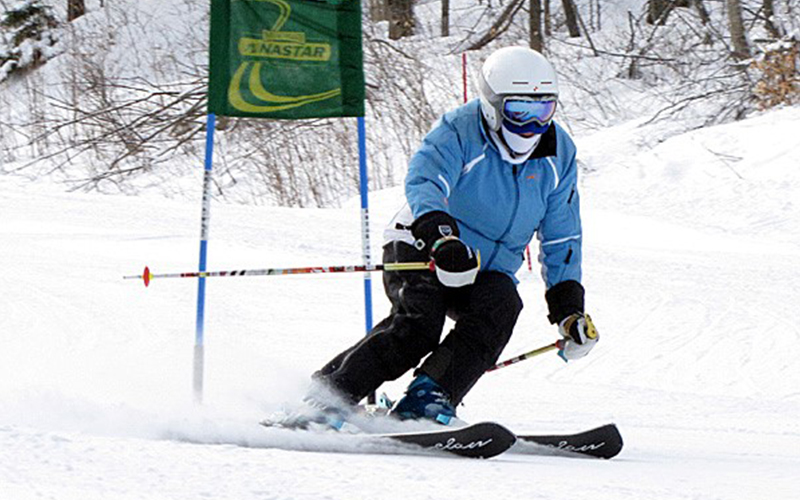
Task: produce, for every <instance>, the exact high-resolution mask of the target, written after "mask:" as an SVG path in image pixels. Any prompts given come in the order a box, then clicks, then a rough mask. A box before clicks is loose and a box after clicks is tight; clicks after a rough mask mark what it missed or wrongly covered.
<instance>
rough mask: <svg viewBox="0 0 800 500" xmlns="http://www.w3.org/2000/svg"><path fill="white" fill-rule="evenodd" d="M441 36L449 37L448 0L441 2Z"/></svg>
mask: <svg viewBox="0 0 800 500" xmlns="http://www.w3.org/2000/svg"><path fill="white" fill-rule="evenodd" d="M442 36H450V0H442Z"/></svg>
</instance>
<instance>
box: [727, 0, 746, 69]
mask: <svg viewBox="0 0 800 500" xmlns="http://www.w3.org/2000/svg"><path fill="white" fill-rule="evenodd" d="M725 3H726V5H727V7H728V25H729V28H730V30H731V43H732V44H733V53H732V54H731V55H732V56H733V58H734V59H737V60H740V61H741V60H743V59H747V58H749V57H750V47H748V45H747V38H746V36H745V33H744V19H742V2H741V0H725Z"/></svg>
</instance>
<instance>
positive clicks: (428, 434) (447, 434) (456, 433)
mask: <svg viewBox="0 0 800 500" xmlns="http://www.w3.org/2000/svg"><path fill="white" fill-rule="evenodd" d="M261 425H262V426H264V427H267V428H274V429H282V430H286V431H291V432H304V433H305V432H309V433H314V432H318V433H319V434H320V435H328V436H331V435H334V436H336V437H337V438H338V437H342V438H344V439H346V440H354V441H356V442H359V443H361V444H363V445H367V446H357V447H355V448H353V447H349V446H345V447H343V451H347V450H359V451H357V452H369V451H370V450H375V451H376V452H380V446H378V447H375V448H373V447H372V446H369V445H372V444H375V445H380V444H381V443H386V442H389V443H391V442H395V443H401V444H402V445H403V446H405V447H407V448H406V449H407V451H409V452H412V453H413V452H422V453H424V454H429V453H432V454H439V455H456V456H459V457H466V458H492V457H494V456H497V455H499V454H501V453H503V452H505V451H507V450H508V449H509V448H511V447H512V446H513V445H514V443H515V442H516V440H517V437H516V436H515V435H514V433H513V432H511V431H509V430H508V429H506V428H505V427H503V426H502V425H500V424H497V423H494V422H480V423H477V424H471V425H467V426H464V427H442V428H441V429H436V430H425V431H420V432H390V433H371V432H355V433H352V434H350V433H347V432H335V431H314V430H308V429H303V428H294V429H292V428H288V427H285V426H282V425H279V424H277V425H275V424H273V423H270V422H267V421H265V422H261Z"/></svg>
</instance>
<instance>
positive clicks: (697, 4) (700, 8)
mask: <svg viewBox="0 0 800 500" xmlns="http://www.w3.org/2000/svg"><path fill="white" fill-rule="evenodd" d="M692 3H694V8H695V10H697V15H699V16H700V20H701V21H702V22H703V26H705V25H707V24H708V23H709V22H711V17H710V16H709V15H708V9H706V6H705V4H704V3H703V0H694V2H692Z"/></svg>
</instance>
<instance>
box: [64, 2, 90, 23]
mask: <svg viewBox="0 0 800 500" xmlns="http://www.w3.org/2000/svg"><path fill="white" fill-rule="evenodd" d="M84 14H86V4H85V3H84V0H67V21H73V20H75V19H78V18H79V17H81V16H82V15H84Z"/></svg>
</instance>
